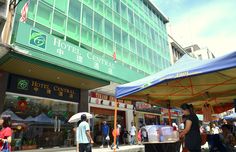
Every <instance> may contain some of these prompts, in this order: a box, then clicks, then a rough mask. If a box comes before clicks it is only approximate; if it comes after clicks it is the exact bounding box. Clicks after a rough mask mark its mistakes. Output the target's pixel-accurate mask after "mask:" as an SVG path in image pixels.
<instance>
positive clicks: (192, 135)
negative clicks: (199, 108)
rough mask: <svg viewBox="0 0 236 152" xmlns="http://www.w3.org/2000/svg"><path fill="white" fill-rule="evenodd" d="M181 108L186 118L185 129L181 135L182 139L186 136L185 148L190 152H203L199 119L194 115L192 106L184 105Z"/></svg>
mask: <svg viewBox="0 0 236 152" xmlns="http://www.w3.org/2000/svg"><path fill="white" fill-rule="evenodd" d="M180 107H181V109H182V112H183V114H184V115H185V116H186V121H185V128H184V130H183V131H182V132H181V133H180V138H183V137H184V136H185V147H186V148H187V149H188V150H189V151H190V152H201V135H200V126H199V120H198V117H197V115H196V114H195V113H194V111H193V107H192V105H188V104H182V105H181V106H180Z"/></svg>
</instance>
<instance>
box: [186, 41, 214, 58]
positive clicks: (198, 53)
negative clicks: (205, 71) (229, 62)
mask: <svg viewBox="0 0 236 152" xmlns="http://www.w3.org/2000/svg"><path fill="white" fill-rule="evenodd" d="M184 49H185V51H186V52H188V53H189V54H192V55H194V56H195V57H196V58H197V59H200V60H204V59H212V58H215V56H214V54H213V53H212V52H211V51H210V50H209V49H208V48H200V47H199V46H198V45H197V44H194V45H191V46H188V47H185V48H184Z"/></svg>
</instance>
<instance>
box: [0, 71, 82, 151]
mask: <svg viewBox="0 0 236 152" xmlns="http://www.w3.org/2000/svg"><path fill="white" fill-rule="evenodd" d="M1 91H3V90H1ZM80 92H81V91H80V89H77V88H73V87H68V86H64V85H59V84H55V83H50V82H47V81H42V80H37V79H33V78H29V77H24V76H20V75H14V74H9V76H8V83H7V88H6V91H5V93H4V96H5V98H4V100H3V102H2V103H1V106H2V105H3V106H2V107H3V109H2V111H0V113H1V114H2V115H10V116H11V119H12V129H13V132H14V133H13V141H12V144H11V145H12V147H13V148H14V149H15V150H20V149H22V150H24V149H28V148H29V146H31V148H51V147H57V146H58V147H68V146H73V145H74V140H75V138H74V132H73V127H74V124H69V123H68V122H67V121H68V119H69V118H70V117H71V116H72V115H73V114H75V113H77V112H78V107H79V103H80V99H81V97H80V96H81V93H80Z"/></svg>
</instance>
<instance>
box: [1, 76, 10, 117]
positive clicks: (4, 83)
mask: <svg viewBox="0 0 236 152" xmlns="http://www.w3.org/2000/svg"><path fill="white" fill-rule="evenodd" d="M8 76H9V74H8V73H7V72H3V71H0V114H1V113H2V112H3V106H4V99H5V96H6V90H7V83H8Z"/></svg>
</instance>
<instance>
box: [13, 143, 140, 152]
mask: <svg viewBox="0 0 236 152" xmlns="http://www.w3.org/2000/svg"><path fill="white" fill-rule="evenodd" d="M116 151H117V152H144V146H143V145H121V146H120V147H119V149H116ZM17 152H76V147H71V148H58V147H55V148H50V149H34V150H27V151H17ZM92 152H114V150H111V148H107V147H104V148H99V147H93V149H92Z"/></svg>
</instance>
